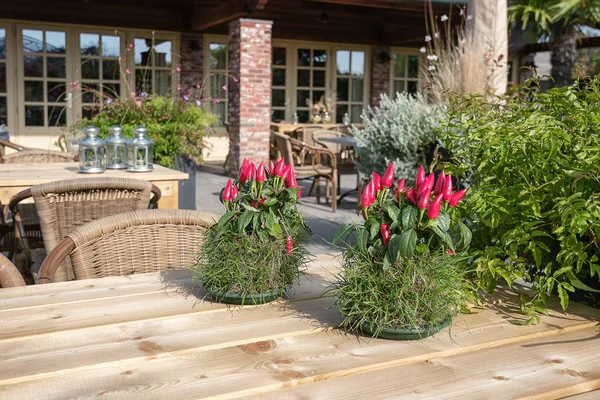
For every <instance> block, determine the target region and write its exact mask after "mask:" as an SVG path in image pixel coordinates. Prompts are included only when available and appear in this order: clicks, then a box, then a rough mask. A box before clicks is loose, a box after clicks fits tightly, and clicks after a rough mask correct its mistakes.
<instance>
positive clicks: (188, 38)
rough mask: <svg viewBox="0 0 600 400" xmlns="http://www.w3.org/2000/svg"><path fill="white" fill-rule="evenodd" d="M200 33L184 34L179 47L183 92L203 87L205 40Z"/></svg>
mask: <svg viewBox="0 0 600 400" xmlns="http://www.w3.org/2000/svg"><path fill="white" fill-rule="evenodd" d="M202 39H203V38H202V34H200V33H182V34H181V40H180V45H179V53H180V54H181V66H180V67H181V71H180V73H179V75H180V78H181V79H180V84H181V90H182V91H183V92H186V91H194V90H196V89H197V88H199V87H200V86H202V79H203V75H204V71H203V70H204V64H203V61H204V60H203V59H204V55H203V54H204V53H203V40H202Z"/></svg>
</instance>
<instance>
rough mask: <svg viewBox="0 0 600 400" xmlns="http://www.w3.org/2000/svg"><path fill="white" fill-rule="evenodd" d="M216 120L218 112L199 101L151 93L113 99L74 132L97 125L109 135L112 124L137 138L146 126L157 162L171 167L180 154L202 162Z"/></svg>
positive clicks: (101, 131)
mask: <svg viewBox="0 0 600 400" xmlns="http://www.w3.org/2000/svg"><path fill="white" fill-rule="evenodd" d="M216 122H217V117H216V116H215V115H214V114H212V113H210V112H209V111H207V110H206V109H205V108H204V107H200V106H198V105H197V104H196V103H193V102H186V101H184V100H183V99H179V98H173V97H163V96H158V95H150V96H148V97H145V98H141V100H140V99H139V98H138V100H136V99H115V100H112V101H111V102H109V103H107V104H105V105H104V107H103V108H102V110H100V112H99V113H98V114H96V115H95V116H94V117H92V118H91V119H88V118H84V119H82V120H81V121H79V122H78V123H77V124H75V125H74V126H72V127H71V131H78V130H81V129H83V128H84V127H85V126H88V125H94V126H96V127H98V128H99V129H100V135H101V136H102V137H106V136H108V128H109V127H110V126H112V125H120V126H121V127H122V128H123V132H124V136H126V137H133V128H134V127H136V126H138V125H142V126H144V127H146V128H147V129H148V135H149V136H150V138H151V139H152V140H153V141H154V160H155V162H156V163H157V164H160V165H163V166H165V167H171V166H172V165H173V161H174V160H175V158H176V156H177V155H178V154H183V155H184V156H186V157H188V158H191V159H192V160H194V161H195V162H196V163H197V164H200V163H201V162H202V149H203V148H204V147H205V146H206V143H205V142H204V138H205V137H206V135H207V134H208V133H209V132H210V129H211V126H213V125H214V124H215V123H216Z"/></svg>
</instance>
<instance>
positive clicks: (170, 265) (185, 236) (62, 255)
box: [38, 210, 219, 283]
mask: <svg viewBox="0 0 600 400" xmlns="http://www.w3.org/2000/svg"><path fill="white" fill-rule="evenodd" d="M218 218H219V216H218V215H215V214H208V213H201V212H197V211H191V210H145V211H133V212H128V213H124V214H119V215H114V216H111V217H106V218H102V219H99V220H96V221H93V222H90V223H88V224H85V225H82V226H79V227H77V228H75V229H74V230H73V231H71V233H69V234H68V235H67V236H66V237H65V238H64V239H63V241H62V242H60V243H59V244H58V246H56V247H55V248H54V250H53V251H52V252H51V253H50V254H49V255H48V257H47V258H46V260H45V261H44V263H43V264H42V269H41V270H40V277H39V279H38V283H49V282H53V281H54V280H55V279H54V278H55V273H56V271H57V269H58V268H59V266H60V265H61V264H62V263H63V261H65V260H70V262H71V265H72V266H73V273H74V276H75V279H78V280H79V279H89V278H102V277H106V276H121V275H131V274H134V273H144V272H154V271H165V270H171V269H182V268H187V267H189V266H190V265H192V264H193V263H194V261H195V257H196V253H197V251H198V248H199V246H200V245H201V244H202V234H203V232H204V230H205V229H206V228H208V227H209V226H211V225H213V224H214V223H215V222H216V221H217V220H218Z"/></svg>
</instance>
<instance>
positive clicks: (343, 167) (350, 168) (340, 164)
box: [312, 129, 357, 194]
mask: <svg viewBox="0 0 600 400" xmlns="http://www.w3.org/2000/svg"><path fill="white" fill-rule="evenodd" d="M312 135H313V142H314V143H315V146H321V147H322V148H324V149H328V150H329V151H331V152H332V153H333V154H335V158H336V162H337V172H338V176H337V178H338V182H340V176H341V175H356V174H357V172H356V163H355V161H354V149H347V148H344V146H342V145H341V144H339V143H332V142H326V141H322V140H321V139H323V138H334V137H335V138H339V137H343V136H347V135H344V134H343V133H342V132H339V131H334V130H331V129H329V130H325V129H320V130H317V131H313V133H312ZM322 162H323V163H324V164H326V163H327V159H324V160H323V161H322ZM339 189H340V188H339V185H338V192H339ZM326 190H327V189H326ZM338 194H339V193H338Z"/></svg>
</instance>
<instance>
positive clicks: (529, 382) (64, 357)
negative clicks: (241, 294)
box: [0, 255, 600, 400]
mask: <svg viewBox="0 0 600 400" xmlns="http://www.w3.org/2000/svg"><path fill="white" fill-rule="evenodd" d="M338 264H339V260H335V259H332V255H321V256H319V257H318V258H317V260H316V262H315V263H313V264H312V265H311V267H310V269H309V275H308V276H307V279H305V280H303V281H302V283H301V286H300V287H299V288H298V289H297V291H296V293H295V294H293V295H292V296H291V298H290V299H289V300H288V301H279V302H276V303H272V304H267V305H263V306H259V307H254V306H252V307H244V308H240V307H227V306H225V305H222V304H216V303H212V302H209V301H202V300H199V299H198V298H202V296H203V292H202V290H200V289H193V288H191V285H190V279H189V273H188V272H187V271H175V272H171V273H166V274H163V275H160V276H159V275H157V274H141V275H134V276H130V277H116V278H104V279H94V280H85V281H77V282H63V283H54V284H50V285H41V286H28V287H23V288H8V289H0V319H1V321H2V323H1V324H0V365H1V366H2V368H0V398H1V399H62V398H96V397H103V398H132V399H200V398H209V397H211V398H217V399H233V398H252V399H364V398H368V399H383V398H426V399H430V398H461V399H516V398H524V399H555V398H561V397H566V396H573V395H577V396H576V397H575V399H578V400H582V399H586V400H587V399H592V398H598V396H599V393H593V392H592V391H593V390H595V389H598V388H600V357H599V356H598V348H599V345H600V334H599V325H598V317H599V314H600V313H599V312H598V310H594V309H591V308H588V307H585V306H582V305H578V304H572V309H571V310H570V312H571V314H564V313H562V312H551V315H550V316H548V317H543V318H542V321H541V323H539V324H537V325H533V326H516V325H513V324H510V323H509V322H508V321H507V320H508V319H509V318H511V315H512V314H513V312H514V309H515V308H514V307H515V304H514V301H515V300H516V297H515V296H514V295H511V294H510V293H507V292H502V293H499V294H498V296H497V297H496V303H497V305H496V306H493V307H490V308H487V309H485V310H475V313H473V314H470V315H463V316H459V317H458V318H456V320H455V322H454V324H453V326H452V328H451V331H450V333H449V331H448V329H446V330H444V331H442V332H441V333H440V334H438V335H436V336H434V337H432V338H428V339H425V340H423V341H410V342H396V341H388V340H379V339H372V338H363V337H357V336H354V335H346V334H343V333H341V332H340V331H338V330H337V329H334V327H335V325H336V323H337V322H338V321H339V316H338V313H337V311H336V309H335V308H333V307H330V306H331V305H332V303H333V300H334V299H333V298H331V297H323V296H322V294H323V292H324V290H325V289H326V287H327V279H328V275H329V274H330V273H331V271H335V268H336V266H337V265H338Z"/></svg>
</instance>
